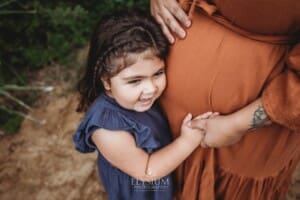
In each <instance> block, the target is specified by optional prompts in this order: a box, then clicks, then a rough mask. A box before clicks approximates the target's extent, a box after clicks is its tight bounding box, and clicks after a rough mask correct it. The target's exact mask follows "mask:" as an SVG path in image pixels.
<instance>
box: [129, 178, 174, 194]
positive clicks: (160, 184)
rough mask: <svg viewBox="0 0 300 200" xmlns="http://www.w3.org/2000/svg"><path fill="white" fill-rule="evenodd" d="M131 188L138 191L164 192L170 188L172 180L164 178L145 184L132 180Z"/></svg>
mask: <svg viewBox="0 0 300 200" xmlns="http://www.w3.org/2000/svg"><path fill="white" fill-rule="evenodd" d="M131 186H132V187H133V189H134V190H137V191H154V190H155V191H163V190H166V189H167V188H168V187H169V186H170V180H169V178H168V177H164V178H161V179H158V180H153V181H149V182H145V181H140V180H138V179H135V178H131Z"/></svg>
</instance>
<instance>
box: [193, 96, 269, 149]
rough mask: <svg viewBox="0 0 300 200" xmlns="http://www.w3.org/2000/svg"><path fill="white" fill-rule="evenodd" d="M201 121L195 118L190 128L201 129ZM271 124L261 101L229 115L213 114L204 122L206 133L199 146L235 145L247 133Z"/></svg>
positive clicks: (256, 101)
mask: <svg viewBox="0 0 300 200" xmlns="http://www.w3.org/2000/svg"><path fill="white" fill-rule="evenodd" d="M201 123H202V122H201V119H200V118H198V117H195V118H194V119H193V120H192V121H191V122H190V124H191V127H192V128H201ZM270 124H272V121H271V120H270V119H269V117H268V115H267V113H266V112H265V110H264V108H263V106H262V102H261V99H260V98H258V99H257V100H255V101H254V102H252V103H250V104H249V105H247V106H245V107H244V108H242V109H240V110H238V111H236V112H234V113H232V114H230V115H217V114H213V115H211V116H210V117H209V119H208V120H207V122H206V133H205V136H204V139H203V141H202V142H201V146H203V147H207V146H209V147H223V146H229V145H232V144H235V143H236V142H238V141H239V140H240V139H241V138H242V137H243V136H244V135H245V134H246V133H247V132H248V131H252V130H255V129H258V128H262V127H264V126H267V125H270Z"/></svg>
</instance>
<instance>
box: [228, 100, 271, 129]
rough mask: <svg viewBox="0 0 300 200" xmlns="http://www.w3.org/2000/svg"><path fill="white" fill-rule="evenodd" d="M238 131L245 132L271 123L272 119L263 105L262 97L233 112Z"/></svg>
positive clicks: (233, 119)
mask: <svg viewBox="0 0 300 200" xmlns="http://www.w3.org/2000/svg"><path fill="white" fill-rule="evenodd" d="M231 117H232V121H233V123H234V127H235V129H236V131H237V132H240V133H241V134H242V133H245V132H247V131H251V130H255V129H258V128H261V127H264V126H266V125H269V124H271V123H272V122H271V120H270V119H269V117H268V115H267V114H266V112H265V109H264V108H263V106H262V103H261V100H260V98H259V99H257V100H255V101H254V102H253V103H251V104H249V105H247V106H246V107H244V108H242V109H241V110H238V111H237V112H235V113H233V114H232V116H231Z"/></svg>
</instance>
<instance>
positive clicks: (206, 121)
mask: <svg viewBox="0 0 300 200" xmlns="http://www.w3.org/2000/svg"><path fill="white" fill-rule="evenodd" d="M181 131H182V132H187V131H189V132H192V134H198V135H197V137H198V138H197V139H198V141H199V142H200V145H201V146H202V147H204V148H205V147H215V148H218V147H224V146H229V145H232V144H234V143H236V142H238V141H239V140H240V139H241V138H242V137H243V135H244V134H245V133H246V131H245V130H242V129H240V127H239V120H238V118H237V117H236V116H235V115H233V114H231V115H220V114H219V113H217V112H207V113H204V114H202V115H198V116H196V117H194V118H192V115H191V114H188V115H187V116H186V117H185V119H184V120H183V126H182V128H181ZM199 134H200V139H199ZM194 136H195V135H194ZM197 139H196V140H197Z"/></svg>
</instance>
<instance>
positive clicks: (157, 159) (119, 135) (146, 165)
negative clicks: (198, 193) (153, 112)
mask: <svg viewBox="0 0 300 200" xmlns="http://www.w3.org/2000/svg"><path fill="white" fill-rule="evenodd" d="M206 117H207V116H206ZM190 120H191V115H190V114H189V115H187V116H186V117H185V119H184V121H183V125H182V129H181V135H180V136H179V137H178V138H177V139H176V140H174V141H173V142H172V143H171V144H169V145H167V146H165V147H164V148H162V149H160V150H158V151H156V152H154V153H152V154H151V155H149V154H148V153H147V152H145V151H144V150H143V149H141V148H139V147H137V146H136V143H135V140H134V138H133V136H132V135H131V134H130V133H128V132H126V131H110V130H106V129H98V130H96V131H95V132H94V134H93V135H92V140H93V142H94V143H95V145H96V146H97V148H98V149H99V151H100V152H101V153H102V154H103V156H104V157H105V158H106V159H107V160H108V161H109V162H110V163H111V164H112V165H114V166H115V167H117V168H119V169H120V170H121V171H123V172H125V173H127V174H128V175H130V176H132V177H134V178H136V179H138V180H141V181H153V180H157V179H160V178H162V177H164V176H166V175H168V174H169V173H171V172H172V171H173V170H174V169H175V168H176V167H177V166H178V165H179V164H180V163H181V162H183V161H184V160H185V159H186V158H187V157H188V156H189V155H190V154H191V153H192V152H193V151H194V149H195V148H196V147H197V146H198V145H199V144H200V142H201V140H202V138H203V130H199V129H191V128H190V127H189V126H188V123H189V121H190ZM200 123H201V122H199V124H200ZM204 125H205V121H204V120H202V125H199V126H201V128H204ZM162 134H163V133H162Z"/></svg>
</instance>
